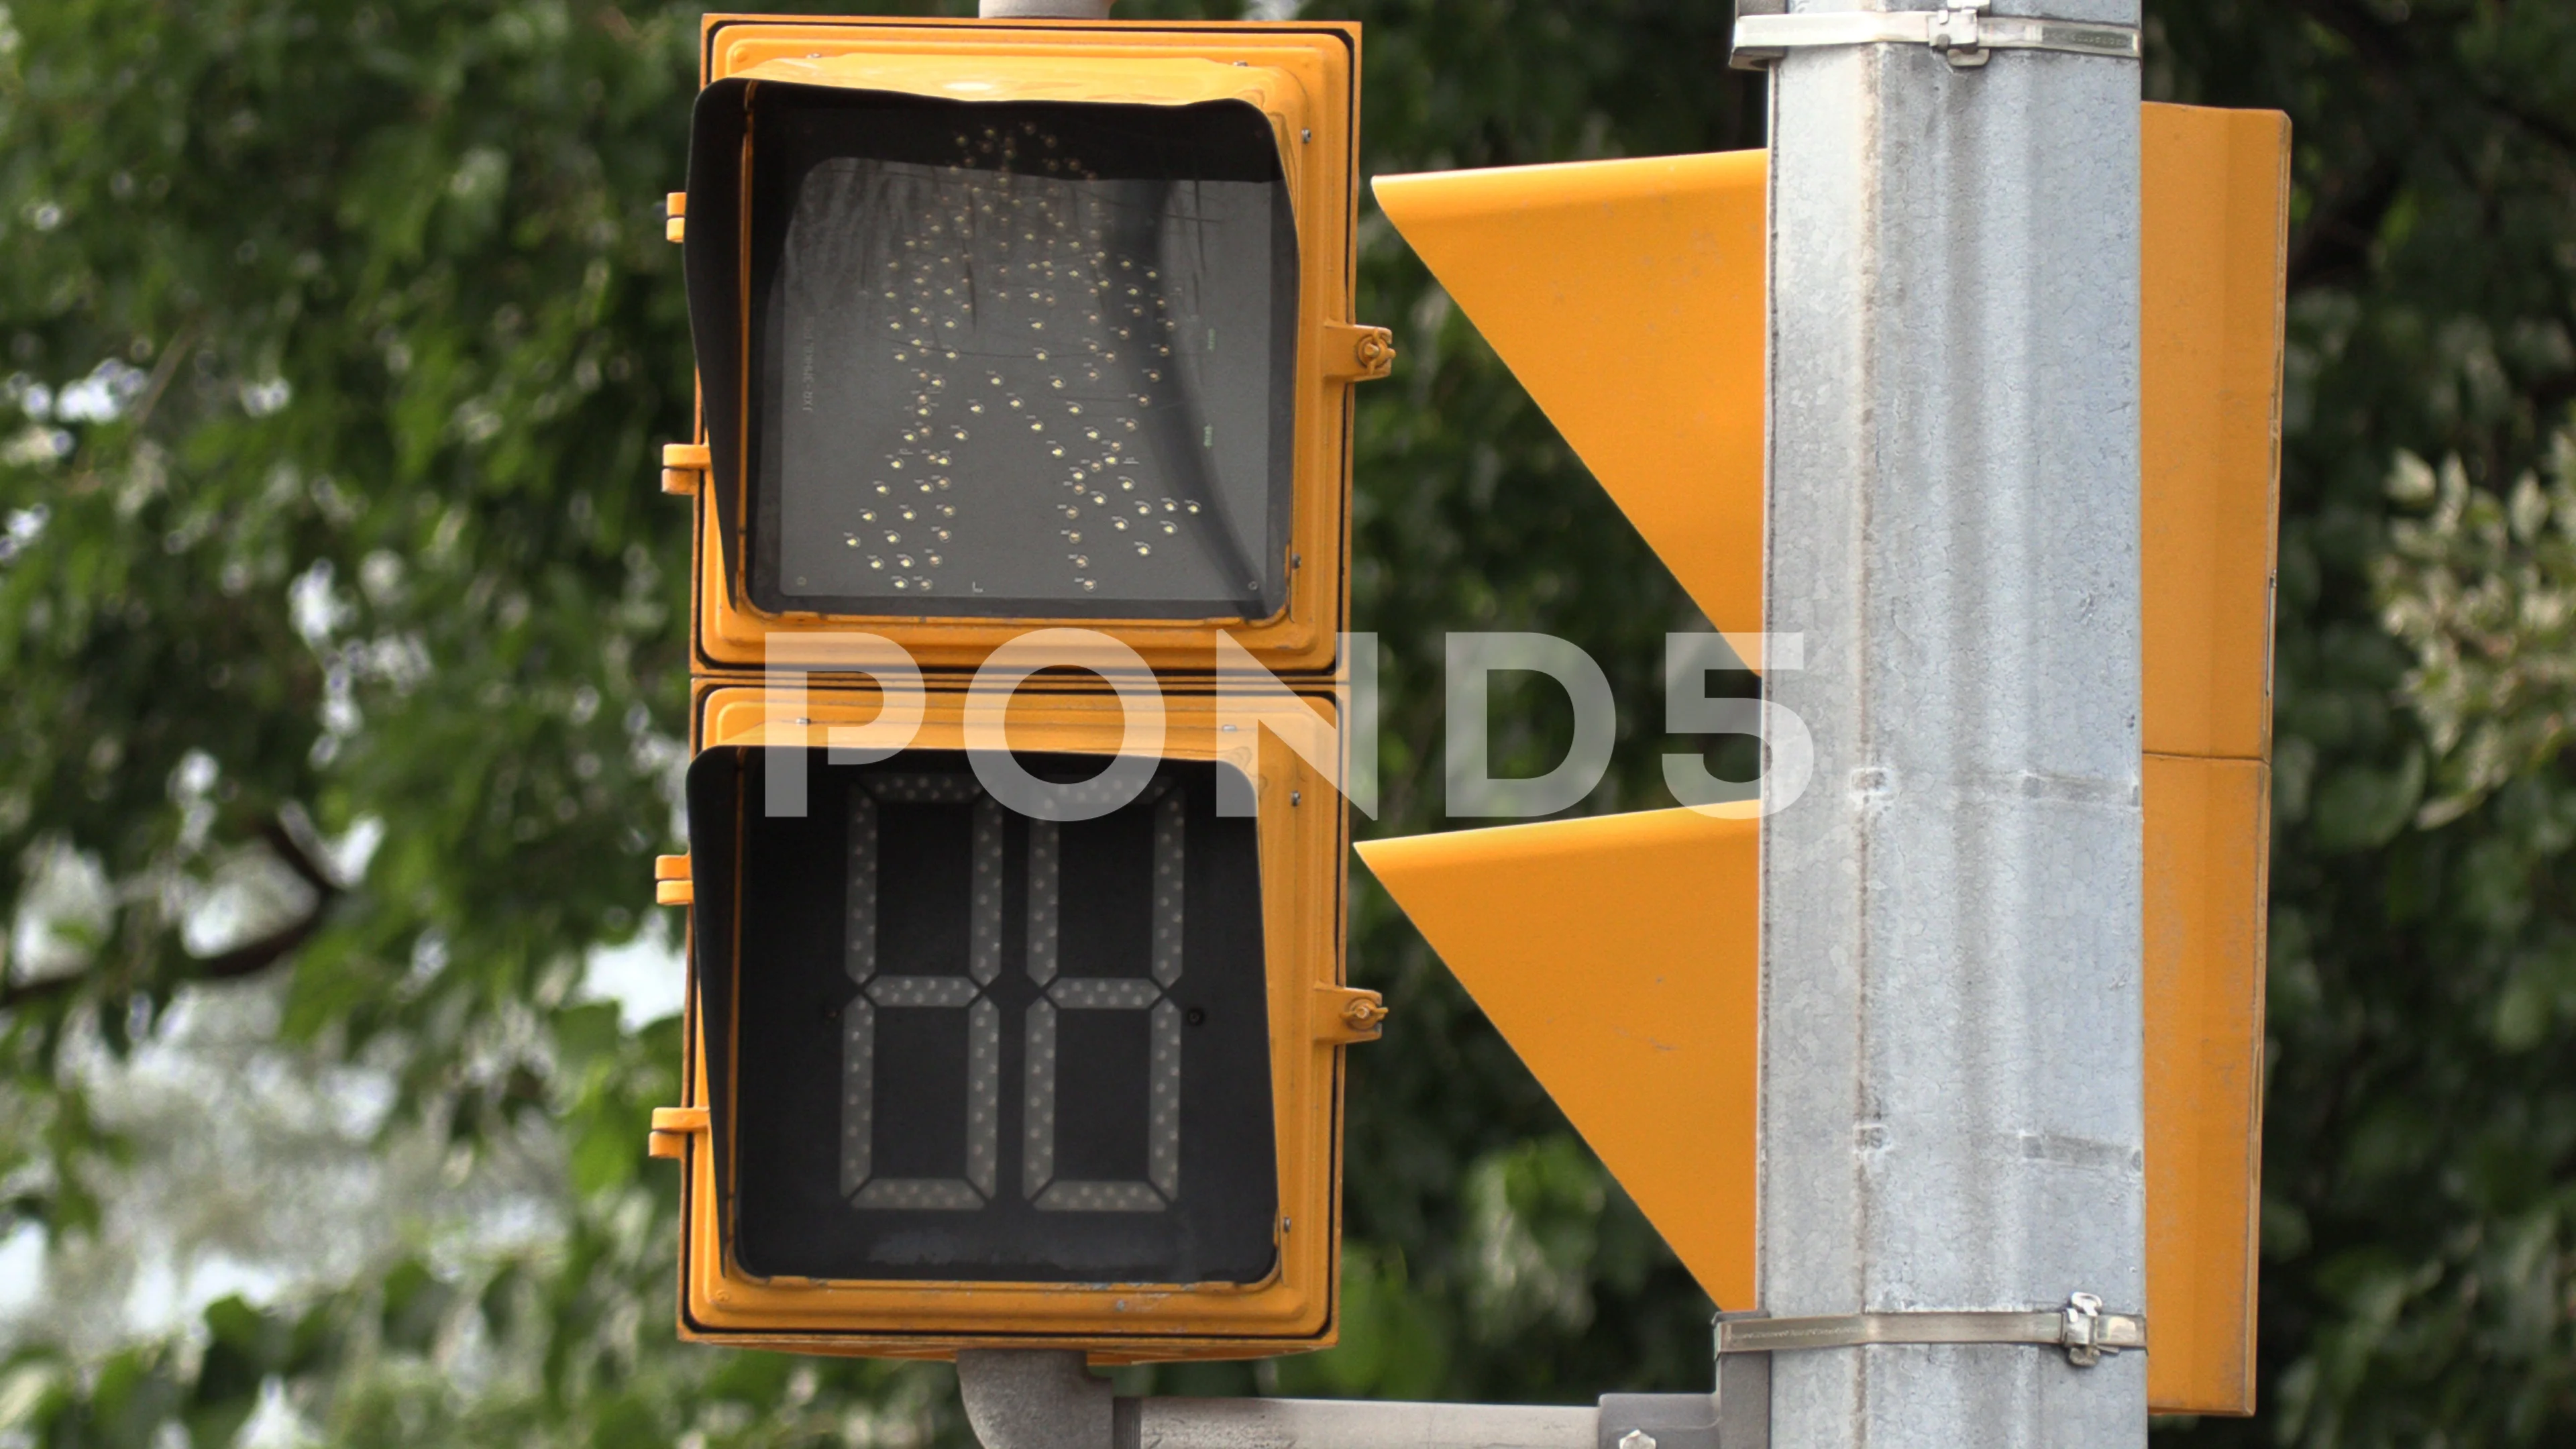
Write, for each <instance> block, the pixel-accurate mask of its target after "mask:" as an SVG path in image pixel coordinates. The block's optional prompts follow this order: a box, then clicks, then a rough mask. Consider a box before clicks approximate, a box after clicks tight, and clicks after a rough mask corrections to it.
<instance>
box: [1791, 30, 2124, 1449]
mask: <svg viewBox="0 0 2576 1449" xmlns="http://www.w3.org/2000/svg"><path fill="white" fill-rule="evenodd" d="M1831 3H1832V4H1834V5H1835V6H1837V7H1838V8H1841V9H1845V10H1848V9H1851V8H1853V7H1854V6H1865V7H1866V8H1869V9H1872V10H1900V11H1901V10H1906V9H1918V10H1919V9H1921V8H1923V7H1922V6H1921V5H1920V3H1919V0H1892V3H1889V0H1831ZM1997 4H1998V6H1999V8H2000V9H2003V10H2007V11H2011V12H2015V13H2017V14H2018V15H2020V16H2022V17H2035V18H2038V19H2046V20H2071V21H2085V22H2101V23H2103V27H2102V28H2100V29H2097V30H2094V31H2091V32H2085V31H2082V30H2080V29H2073V30H2048V29H2045V28H2043V27H2040V26H2035V25H2026V24H2025V25H2019V26H2018V27H2017V28H2010V27H2007V28H2009V29H2010V33H2012V34H2015V35H2019V36H2022V37H2025V38H2028V37H2033V36H2039V37H2047V36H2056V37H2058V38H2060V39H2062V40H2064V41H2065V42H2066V43H2067V44H2070V45H2077V44H2090V45H2095V46H2097V47H2098V46H2099V45H2100V44H2101V43H2103V39H2104V37H2105V36H2106V35H2107V36H2110V37H2111V38H2112V39H2114V40H2116V39H2118V38H2119V36H2118V33H2116V32H2114V31H2112V30H2111V29H2109V27H2113V26H2132V27H2133V26H2135V25H2137V23H2138V21H2139V3H2138V0H1997ZM1975 8H1977V7H1975V6H1972V5H1966V4H1965V3H1964V0H1961V9H1954V10H1952V11H1950V12H1949V13H1948V14H1946V15H1944V16H1942V17H1938V18H1937V19H1936V20H1934V21H1933V22H1932V23H1931V25H1930V26H1929V33H1930V34H1932V35H1934V36H1936V37H1938V36H1942V35H1944V34H1949V33H1956V31H1955V30H1954V29H1953V27H1957V26H1961V25H1963V19H1962V15H1961V10H1962V9H1970V10H1972V9H1975ZM1790 9H1791V10H1792V11H1793V12H1794V14H1793V16H1792V17H1791V19H1792V20H1793V21H1794V22H1795V25H1804V26H1809V27H1810V28H1809V29H1808V30H1806V31H1803V32H1802V31H1799V30H1797V29H1795V28H1794V26H1792V25H1780V26H1777V27H1776V28H1775V29H1774V30H1773V31H1771V32H1770V33H1773V34H1778V35H1784V36H1792V37H1794V36H1797V35H1801V34H1804V35H1809V36H1813V35H1818V34H1823V33H1824V32H1825V31H1828V30H1831V29H1832V28H1833V27H1834V26H1835V25H1837V24H1841V23H1842V22H1832V21H1827V22H1825V23H1824V24H1823V25H1822V26H1820V27H1819V26H1816V25H1815V24H1814V23H1813V22H1810V21H1808V20H1806V19H1804V18H1803V17H1806V16H1810V15H1816V14H1818V13H1819V12H1821V11H1823V10H1824V9H1825V6H1824V5H1823V4H1819V3H1815V0H1798V3H1796V4H1794V5H1792V6H1791V7H1790ZM1919 20H1920V17H1909V18H1906V19H1905V20H1903V21H1902V22H1901V23H1899V22H1893V21H1877V20H1873V21H1870V22H1867V23H1868V24H1871V25H1876V26H1878V27H1879V28H1880V31H1881V32H1882V33H1883V34H1895V33H1898V32H1900V31H1902V29H1903V27H1904V26H1905V25H1913V26H1915V28H1916V30H1918V31H1919V30H1923V29H1925V28H1926V27H1925V26H1923V25H1922V24H1920V23H1919ZM1846 28H1850V27H1849V26H1848V25H1847V26H1846ZM1989 33H1990V34H1993V33H2003V32H2002V30H2001V29H1998V30H1994V31H1990V32H1989ZM2130 39H2131V40H2132V41H2133V40H2134V36H2133V35H2131V36H2130ZM1939 43H1940V42H1939V41H1938V40H1936V41H1935V42H1934V44H1925V43H1923V38H1922V36H1921V35H1920V34H1915V35H1913V37H1912V39H1911V40H1910V41H1903V40H1897V41H1891V40H1885V39H1881V40H1874V41H1868V42H1865V43H1855V44H1843V43H1818V42H1816V41H1814V40H1812V39H1810V40H1801V41H1797V42H1795V45H1796V48H1791V49H1788V50H1787V52H1786V54H1785V57H1784V58H1782V59H1780V60H1779V61H1778V62H1777V64H1776V65H1775V67H1774V69H1773V72H1772V74H1773V81H1772V107H1773V109H1772V117H1773V120H1772V128H1771V136H1772V142H1771V147H1772V149H1771V156H1772V163H1771V164H1772V172H1771V175H1772V204H1771V216H1772V226H1773V234H1772V257H1771V329H1772V330H1771V369H1770V389H1771V398H1770V403H1771V444H1770V447H1771V474H1770V511H1769V524H1768V526H1769V531H1770V545H1769V546H1770V564H1769V582H1768V618H1769V623H1768V627H1769V628H1770V629H1772V630H1774V631H1789V632H1795V633H1800V634H1803V635H1804V636H1805V640H1804V642H1805V651H1804V652H1805V667H1804V669H1803V670H1801V671H1799V672H1796V673H1789V672H1785V671H1784V672H1780V673H1778V674H1776V675H1775V676H1774V677H1773V678H1772V679H1771V680H1770V682H1769V688H1770V691H1771V695H1772V697H1773V698H1774V699H1776V700H1778V701H1779V702H1781V703H1783V704H1785V705H1787V706H1789V707H1790V708H1791V709H1794V710H1795V711H1796V712H1797V713H1798V714H1799V715H1800V716H1801V717H1802V718H1803V719H1804V720H1805V721H1806V723H1807V725H1808V728H1809V730H1810V732H1811V733H1812V734H1813V735H1814V738H1815V743H1816V752H1817V767H1816V773H1815V777H1814V779H1815V783H1814V786H1813V787H1812V788H1811V789H1810V790H1809V791H1808V792H1807V794H1806V796H1805V798H1804V799H1802V800H1801V801H1799V802H1798V803H1797V804H1796V805H1794V806H1793V807H1791V808H1789V809H1788V810H1786V811H1785V812H1784V813H1781V814H1779V815H1777V816H1774V817H1773V818H1771V819H1770V820H1769V821H1767V822H1766V823H1765V826H1764V835H1763V851H1764V857H1763V865H1762V912H1763V926H1762V932H1763V937H1762V939H1763V946H1762V950H1763V960H1764V964H1765V972H1766V978H1767V979H1766V984H1765V988H1764V989H1765V997H1764V1003H1763V1053H1764V1055H1763V1068H1762V1083H1763V1107H1762V1134H1763V1137H1762V1140H1763V1158H1762V1161H1763V1181H1762V1223H1763V1229H1762V1231H1763V1239H1762V1247H1761V1263H1762V1268H1761V1274H1762V1277H1761V1282H1762V1294H1763V1303H1764V1306H1765V1308H1766V1309H1768V1311H1769V1312H1770V1313H1771V1314H1772V1315H1774V1316H1775V1317H1778V1316H1794V1315H1822V1314H1847V1313H1853V1312H1869V1313H1907V1312H1915V1311H1926V1310H2008V1309H2013V1310H2029V1309H2042V1308H2048V1307H2051V1306H2053V1305H2057V1304H2062V1303H2064V1302H2065V1301H2066V1299H2067V1296H2068V1294H2069V1293H2071V1292H2088V1293H2093V1294H2098V1295H2100V1296H2101V1298H2102V1299H2103V1300H2105V1305H2106V1306H2107V1307H2108V1308H2110V1309H2112V1310H2116V1311H2124V1312H2131V1313H2134V1312H2138V1311H2141V1309H2142V1308H2143V1307H2144V1304H2143V1298H2144V1295H2145V1274H2144V1263H2143V1258H2144V1245H2143V1232H2144V1226H2143V1225H2144V1167H2143V1150H2142V1149H2143V1127H2142V1123H2141V1087H2140V1009H2141V1000H2140V985H2139V976H2140V950H2141V922H2140V863H2141V851H2142V842H2141V822H2142V816H2141V813H2140V806H2139V773H2140V772H2139V757H2138V748H2139V732H2138V710H2139V673H2138V669H2139V608H2138V100H2139V75H2138V72H2139V67H2138V65H2137V64H2136V62H2135V61H2133V60H2124V59H2117V58H2106V57H2104V56H2102V55H2098V54H2081V53H2066V52H2062V51H2053V50H2045V49H2041V50H1996V51H1993V52H1991V53H1990V58H1989V59H1988V61H1987V63H1985V64H1983V65H1982V66H1977V67H1974V68H1963V67H1958V66H1954V65H1953V64H1952V63H1951V60H1950V59H1949V58H1948V57H1946V56H1945V55H1944V54H1943V53H1942V52H1941V51H1940V50H1938V49H1937V48H1936V46H1937V45H1938V44H1939ZM2148 1329H2149V1337H2150V1340H2152V1330H2153V1320H2152V1314H2150V1315H2149V1326H2148ZM2145 1372H2146V1362H2145V1356H2144V1355H2141V1354H2137V1353H2126V1354H2121V1355H2118V1356H2116V1357H2113V1358H2109V1359H2106V1360H2105V1361H2104V1362H2103V1363H2102V1364H2101V1365H2100V1366H2099V1367H2092V1368H2079V1367H2074V1366H2072V1365H2070V1363H2069V1360H2068V1356H2067V1355H2066V1354H2064V1353H2062V1352H2057V1351H2052V1350H2049V1349H2045V1348H2039V1347H2031V1346H2019V1345H2001V1344H1977V1345H1962V1344H1953V1345H1944V1346H1921V1345H1898V1344H1871V1345H1867V1346H1859V1347H1837V1348H1820V1349H1814V1350H1810V1351H1800V1352H1782V1353H1778V1354H1775V1355H1773V1363H1772V1380H1771V1382H1772V1394H1773V1400H1772V1442H1774V1443H1777V1444H1782V1445H1798V1446H1801V1449H1824V1446H1835V1445H1866V1446H1870V1449H1898V1446H1917V1445H1920V1446H1924V1449H1935V1446H1937V1449H1961V1446H1972V1445H1976V1446H1983V1445H1992V1446H2040V1445H2051V1446H2054V1445H2068V1444H2084V1445H2117V1444H2124V1443H2125V1444H2143V1443H2144V1441H2145V1438H2146V1430H2147V1414H2146V1395H2145Z"/></svg>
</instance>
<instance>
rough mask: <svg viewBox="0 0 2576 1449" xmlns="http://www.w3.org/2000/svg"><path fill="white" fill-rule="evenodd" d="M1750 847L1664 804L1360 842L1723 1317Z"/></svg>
mask: <svg viewBox="0 0 2576 1449" xmlns="http://www.w3.org/2000/svg"><path fill="white" fill-rule="evenodd" d="M1756 839H1757V835H1756V827H1755V824H1754V822H1752V821H1750V820H1721V819H1715V818H1712V817H1710V816H1706V815H1702V814H1700V813H1698V812H1696V811H1692V810H1657V811H1650V812H1647V813H1644V814H1637V815H1608V816H1594V817H1591V818H1587V819H1578V820H1559V821H1549V822H1547V823H1545V824H1540V825H1516V826H1505V827H1502V828H1500V829H1494V830H1459V831H1451V832H1448V833H1446V834H1440V835H1417V836H1412V837H1410V838H1407V839H1402V840H1373V841H1366V842H1363V843H1362V844H1361V845H1360V847H1359V852H1360V858H1361V859H1362V860H1364V861H1366V862H1368V867H1369V869H1370V870H1372V871H1374V872H1376V874H1377V878H1378V880H1379V882H1380V883H1381V884H1383V885H1384V886H1385V887H1386V889H1387V894H1389V895H1391V896H1393V897H1395V900H1396V904H1398V905H1400V906H1402V907H1403V908H1404V912H1405V914H1406V915H1407V916H1410V917H1411V918H1412V919H1413V923H1414V925H1415V926H1416V927H1418V928H1420V930H1421V931H1422V934H1423V938H1424V939H1426V940H1428V941H1429V942H1430V943H1431V948H1432V949H1433V950H1435V951H1437V952H1439V953H1440V959H1442V960H1443V961H1446V962H1448V963H1449V965H1450V969H1451V970H1453V971H1456V972H1457V973H1458V977H1459V979H1460V980H1461V981H1463V982H1465V983H1466V985H1467V989H1468V991H1469V992H1470V993H1472V994H1473V995H1474V996H1475V998H1476V1004H1477V1005H1478V1006H1479V1007H1481V1008H1483V1009H1484V1013H1485V1015H1486V1016H1487V1017H1488V1018H1489V1019H1491V1020H1492V1021H1493V1023H1494V1027H1495V1029H1496V1030H1498V1031H1500V1032H1501V1033H1502V1034H1503V1039H1504V1040H1505V1041H1508V1042H1510V1043H1511V1044H1512V1050H1514V1051H1516V1052H1518V1053H1520V1056H1521V1060H1523V1061H1524V1062H1527V1063H1528V1064H1529V1068H1530V1070H1531V1071H1532V1072H1533V1073H1535V1074H1536V1075H1537V1077H1538V1079H1539V1081H1540V1082H1541V1083H1542V1084H1543V1085H1545V1086H1546V1088H1547V1091H1548V1095H1549V1096H1551V1097H1554V1098H1555V1099H1556V1105H1557V1106H1558V1107H1560V1108H1562V1109H1563V1110H1564V1112H1565V1116H1566V1120H1568V1121H1570V1122H1572V1123H1573V1124H1574V1127H1575V1130H1576V1131H1578V1132H1581V1133H1582V1134H1583V1139H1584V1141H1586V1142H1588V1143H1590V1144H1591V1145H1592V1150H1593V1151H1595V1152H1597V1153H1599V1154H1600V1157H1601V1161H1602V1164H1603V1165H1604V1166H1606V1167H1608V1168H1609V1169H1610V1171H1611V1172H1612V1173H1613V1174H1615V1175H1616V1176H1617V1177H1618V1179H1619V1185H1620V1186H1621V1187H1624V1188H1626V1189H1627V1190H1628V1195H1629V1196H1630V1197H1632V1198H1635V1199H1636V1201H1637V1206H1638V1207H1639V1208H1641V1209H1643V1210H1644V1212H1645V1214H1646V1216H1647V1217H1648V1218H1649V1219H1651V1220H1653V1222H1654V1224H1655V1227H1656V1229H1657V1230H1658V1231H1660V1232H1661V1233H1662V1234H1663V1235H1664V1241H1665V1242H1667V1243H1669V1244H1671V1245H1672V1249H1673V1252H1674V1253H1676V1254H1678V1255H1679V1256H1680V1258H1681V1260H1682V1263H1683V1265H1684V1266H1685V1267H1687V1268H1689V1269H1690V1271H1691V1274H1692V1276H1694V1277H1696V1278H1697V1279H1699V1282H1700V1286H1701V1287H1703V1288H1705V1289H1707V1290H1708V1293H1709V1296H1710V1297H1712V1298H1714V1299H1716V1300H1717V1303H1718V1306H1719V1307H1721V1308H1749V1307H1752V1306H1753V1303H1754V1278H1753V1269H1754V1263H1753V1223H1754V1201H1753V1193H1752V1191H1751V1189H1752V1185H1753V1167H1754V1105H1755V1093H1756V1091H1757V1089H1758V1087H1759V1080H1758V1076H1759V1061H1758V1058H1757V1057H1756V1055H1755V1051H1754V1047H1755V1043H1756V1042H1757V1040H1758V1039H1759V1032H1760V1025H1761V1024H1760V1014H1761V980H1760V970H1759V957H1760V952H1761V945H1760V941H1759V938H1758V937H1757V935H1756V933H1755V930H1754V924H1755V916H1754V913H1755V905H1756V900H1757V896H1758V893H1759V882H1758V876H1757V873H1756V869H1755V865H1756V857H1755V842H1756ZM1396 1029H1397V1031H1398V1032H1399V1033H1400V1032H1401V1031H1402V1024H1401V1023H1398V1025H1397V1028H1396Z"/></svg>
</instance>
